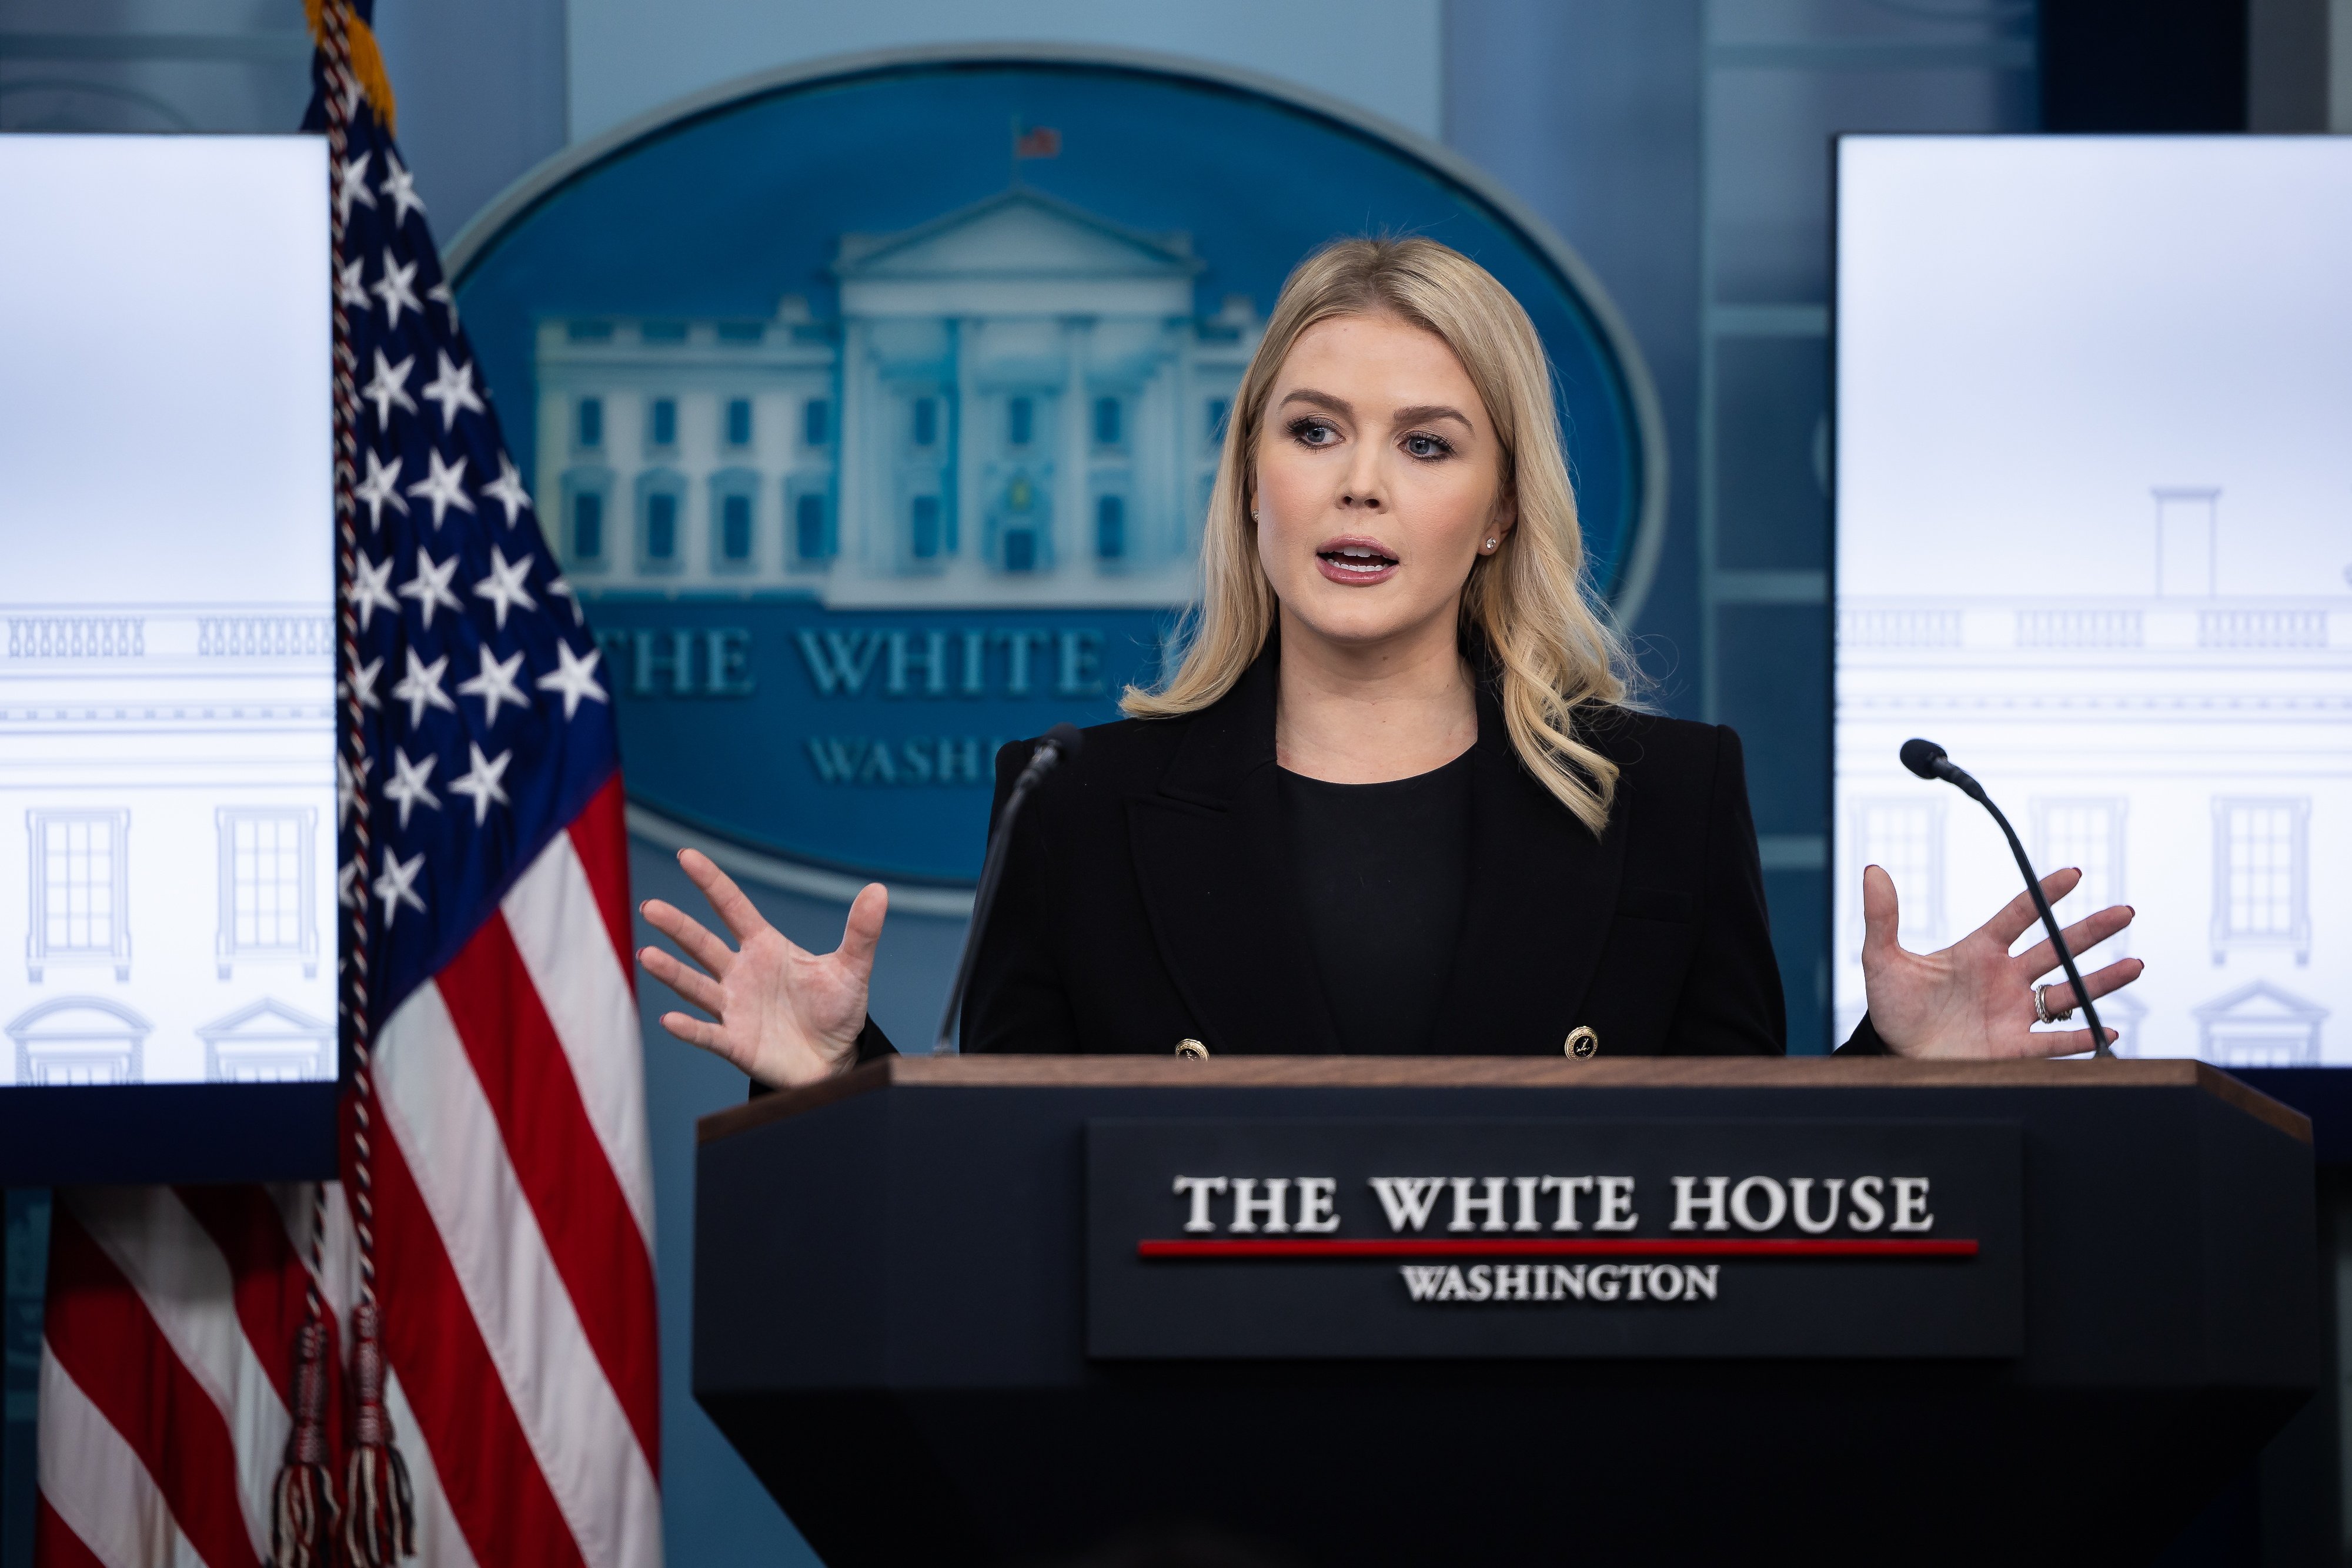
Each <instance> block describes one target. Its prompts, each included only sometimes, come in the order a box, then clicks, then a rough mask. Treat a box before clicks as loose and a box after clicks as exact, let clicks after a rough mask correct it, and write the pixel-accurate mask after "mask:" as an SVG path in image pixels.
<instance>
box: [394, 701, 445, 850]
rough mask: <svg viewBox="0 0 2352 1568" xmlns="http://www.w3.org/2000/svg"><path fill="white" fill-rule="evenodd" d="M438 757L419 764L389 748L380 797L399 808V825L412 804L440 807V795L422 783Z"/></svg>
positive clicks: (429, 807) (398, 750) (431, 770)
mask: <svg viewBox="0 0 2352 1568" xmlns="http://www.w3.org/2000/svg"><path fill="white" fill-rule="evenodd" d="M445 662H446V661H445ZM440 760H441V759H440V758H437V757H433V756H429V755H428V756H427V757H426V758H425V760H424V762H423V763H422V764H418V763H415V762H411V761H409V760H408V753H406V752H405V751H403V750H401V749H400V747H396V746H395V747H393V748H392V779H391V780H390V781H389V782H388V783H386V784H385V785H384V787H383V798H384V799H385V800H389V801H391V802H392V803H393V804H394V805H396V806H398V807H399V808H400V825H401V826H402V827H406V826H408V813H409V810H410V809H411V808H412V807H416V806H423V807H424V808H425V810H431V811H437V810H440V809H441V798H440V797H439V796H438V795H436V794H435V793H433V790H432V788H431V786H429V785H427V784H426V783H425V780H426V779H430V778H432V777H433V766H434V764H435V763H436V762H439V761H440Z"/></svg>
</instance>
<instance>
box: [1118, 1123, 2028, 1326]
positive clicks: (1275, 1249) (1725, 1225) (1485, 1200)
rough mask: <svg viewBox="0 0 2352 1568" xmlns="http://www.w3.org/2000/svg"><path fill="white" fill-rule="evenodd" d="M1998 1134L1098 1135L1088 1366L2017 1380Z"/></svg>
mask: <svg viewBox="0 0 2352 1568" xmlns="http://www.w3.org/2000/svg"><path fill="white" fill-rule="evenodd" d="M2020 1165H2021V1146H2020V1133H2019V1128H2018V1125H2017V1124H2015V1123H2013V1122H2007V1123H2004V1122H1953V1121H1880V1122H1874V1123H1870V1124H1853V1123H1838V1122H1798V1121H1771V1122H1762V1121H1757V1122H1731V1121H1724V1122H1714V1121H1618V1120H1606V1121H1601V1120H1593V1121H1582V1120H1579V1121H1565V1120H1562V1121H1468V1120H1464V1121H1419V1122H1378V1121H1331V1122H1293V1121H1198V1120H1169V1121H1120V1120H1110V1119H1101V1120H1097V1121H1093V1122H1090V1123H1089V1124H1088V1125H1087V1354H1089V1355H1091V1356H1096V1357H1101V1358H1150V1357H1210V1358H1225V1357H1301V1358H1315V1359H1320V1358H1332V1357H1342V1358H1366V1357H1382V1356H1412V1357H1449V1356H1513V1357H1528V1356H1748V1357H1752V1356H1807V1357H1813V1356H1850V1357H1861V1356H1936V1357H1953V1356H1979V1357H2005V1356H2013V1355H2015V1354H2018V1351H2019V1335H2020V1332H2021V1300H2022V1284H2023V1270H2022V1236H2021V1219H2020V1214H2021V1193H2020Z"/></svg>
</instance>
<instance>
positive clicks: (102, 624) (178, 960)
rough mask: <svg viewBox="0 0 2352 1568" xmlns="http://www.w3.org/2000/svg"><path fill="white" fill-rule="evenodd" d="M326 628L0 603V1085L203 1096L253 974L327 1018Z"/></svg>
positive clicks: (276, 617)
mask: <svg viewBox="0 0 2352 1568" xmlns="http://www.w3.org/2000/svg"><path fill="white" fill-rule="evenodd" d="M191 586H192V587H199V588H201V587H204V586H205V585H204V584H192V585H191ZM328 610H329V607H328V606H327V605H326V604H325V603H323V602H322V603H320V604H318V605H316V606H305V605H288V604H257V603H242V602H238V601H233V600H226V599H224V600H218V601H197V602H185V603H172V604H155V603H142V604H110V603H85V602H66V601H47V602H21V603H10V604H0V625H5V643H0V823H5V824H7V826H6V831H0V944H5V946H0V951H5V952H9V953H11V954H14V953H19V952H20V953H21V954H22V955H23V957H24V963H23V967H21V968H19V967H16V964H15V963H14V962H13V961H12V962H11V963H10V964H9V965H7V966H6V967H5V968H0V1018H14V1019H16V1023H14V1024H11V1025H10V1026H9V1030H10V1033H11V1035H12V1037H14V1038H15V1040H16V1051H14V1052H13V1053H11V1055H10V1056H9V1057H8V1058H7V1059H6V1060H5V1061H0V1082H19V1083H63V1082H133V1081H136V1082H194V1081H199V1080H202V1079H203V1078H205V1076H206V1075H207V1072H208V1071H211V1068H210V1064H209V1061H208V1055H209V1044H208V1042H207V1040H205V1037H204V1036H203V1035H202V1034H201V1033H200V1030H201V1029H202V1028H203V1027H206V1026H208V1025H210V1024H211V1023H213V1022H215V1021H217V1020H219V1019H222V1018H223V1016H224V1015H225V1014H227V1013H228V1012H229V1011H230V1009H231V1008H232V1007H233V1006H234V1005H235V1002H236V998H235V997H234V996H232V995H231V994H230V993H228V992H227V991H226V986H227V985H228V984H229V983H231V981H232V977H235V978H236V979H243V978H245V977H246V971H247V970H248V969H250V968H252V967H255V966H268V967H273V968H275V969H276V970H277V973H276V974H274V975H273V976H272V977H271V978H270V979H269V981H268V986H269V988H270V990H271V991H272V992H273V993H275V997H276V998H277V999H278V1005H282V1006H284V1007H286V1008H288V1009H291V1016H295V1017H299V1018H303V1019H309V1018H313V1017H327V1018H331V1017H332V1016H333V1015H334V1007H335V1003H334V965H333V963H332V962H331V948H329V947H328V946H326V943H325V942H324V941H322V936H321V932H322V928H323V925H322V921H321V917H320V911H321V909H322V907H331V901H332V900H333V897H334V883H333V877H334V871H333V866H332V864H331V854H330V853H327V852H323V851H322V850H321V848H320V843H319V837H320V833H321V832H322V831H325V823H326V822H327V821H329V820H331V819H330V816H329V813H330V812H331V802H332V801H333V800H334V774H333V734H334V713H333V703H334V666H333V653H332V643H331V616H330V615H329V612H328ZM18 823H21V824H22V831H18V830H17V828H16V824H18ZM60 992H66V993H69V994H68V995H67V996H65V997H63V998H60V996H59V995H58V993H60ZM248 994H249V992H248ZM61 1001H62V1002H64V1003H67V1004H69V1005H67V1006H65V1007H63V1009H62V1010H60V1008H59V1006H58V1004H59V1003H60V1002H61ZM287 1060H294V1058H292V1057H290V1056H289V1057H288V1058H287ZM301 1060H305V1061H310V1063H311V1065H312V1068H313V1069H314V1070H315V1071H314V1073H313V1075H314V1076H321V1077H324V1076H331V1075H332V1074H333V1071H334V1061H333V1051H332V1050H331V1042H330V1048H329V1049H328V1050H327V1051H325V1052H324V1054H323V1055H320V1054H318V1053H315V1052H314V1053H313V1054H312V1055H311V1056H310V1057H307V1058H303V1059H301Z"/></svg>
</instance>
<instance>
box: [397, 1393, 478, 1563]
mask: <svg viewBox="0 0 2352 1568" xmlns="http://www.w3.org/2000/svg"><path fill="white" fill-rule="evenodd" d="M383 1407H384V1414H386V1415H388V1416H391V1417H392V1429H393V1431H394V1433H395V1434H397V1435H398V1440H399V1443H400V1455H401V1458H403V1459H404V1460H406V1461H407V1463H408V1484H409V1488H410V1490H412V1491H413V1492H414V1493H415V1498H416V1561H417V1562H419V1563H424V1564H426V1565H427V1568H475V1563H474V1549H473V1547H471V1546H470V1545H468V1544H467V1542H466V1532H465V1531H462V1530H460V1529H458V1528H457V1515H456V1514H455V1513H452V1512H451V1511H449V1494H448V1493H447V1492H445V1491H443V1490H441V1470H440V1467H439V1466H438V1465H436V1464H435V1463H434V1459H433V1449H432V1448H431V1446H430V1445H428V1444H427V1443H426V1442H425V1432H424V1429H423V1428H422V1427H418V1426H417V1424H416V1413H415V1411H414V1410H411V1409H410V1408H409V1407H408V1395H407V1393H406V1391H404V1389H403V1388H402V1387H401V1386H400V1379H399V1378H398V1377H397V1376H395V1375H393V1374H392V1373H391V1372H390V1371H388V1370H387V1371H386V1372H385V1374H384V1378H383Z"/></svg>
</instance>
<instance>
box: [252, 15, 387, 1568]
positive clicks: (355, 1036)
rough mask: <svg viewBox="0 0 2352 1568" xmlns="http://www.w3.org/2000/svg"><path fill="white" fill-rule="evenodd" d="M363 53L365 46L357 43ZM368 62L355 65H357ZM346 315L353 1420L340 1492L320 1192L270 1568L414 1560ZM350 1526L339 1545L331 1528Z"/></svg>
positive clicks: (341, 49)
mask: <svg viewBox="0 0 2352 1568" xmlns="http://www.w3.org/2000/svg"><path fill="white" fill-rule="evenodd" d="M304 8H305V10H306V11H308V13H309V15H310V25H311V32H312V36H313V37H314V38H315V39H316V41H317V44H318V47H319V52H320V64H321V68H322V74H323V78H324V79H323V82H322V89H323V90H322V92H321V95H320V96H321V98H322V99H323V100H324V107H325V110H326V121H327V127H326V128H327V145H328V155H329V162H330V164H331V179H333V180H336V181H341V180H344V179H348V178H351V177H352V175H351V174H350V173H349V172H347V158H348V153H349V148H350V131H351V121H352V115H353V114H354V113H355V112H356V111H357V110H358V109H359V106H360V105H361V104H362V103H365V104H368V105H369V107H370V110H371V112H374V113H377V114H379V115H380V116H381V117H382V119H383V121H384V122H385V126H386V129H387V130H389V129H390V120H391V111H392V95H391V92H390V89H389V87H388V85H387V84H386V83H385V82H384V80H383V61H382V58H381V57H380V56H379V55H378V54H377V52H376V49H375V42H374V38H373V35H372V34H370V33H369V32H368V30H367V28H366V26H365V24H364V23H362V22H361V21H359V20H358V19H357V18H356V17H355V16H353V15H352V9H351V5H350V3H349V0H307V4H306V5H305V7H304ZM355 45H356V46H357V47H355ZM355 55H358V56H360V58H358V59H356V60H355V59H354V56H355ZM347 211H348V209H347V208H346V207H345V205H344V204H342V203H341V202H332V203H331V214H332V218H331V223H332V232H333V236H334V256H333V261H334V265H335V266H336V267H338V268H340V267H341V265H342V262H343V254H342V253H343V245H344V226H345V224H344V214H345V213H346V212H347ZM355 366H356V358H355V355H354V354H353V351H352V341H351V330H350V320H349V319H348V317H347V315H346V313H345V310H344V304H343V300H342V298H341V294H340V292H338V293H337V294H336V295H335V297H334V376H333V383H334V441H335V453H334V485H335V525H336V550H335V575H336V587H337V590H338V591H337V595H336V597H337V599H338V600H339V601H340V603H339V605H338V610H339V612H340V613H339V621H338V631H339V632H340V635H339V636H338V638H337V643H336V664H337V666H338V668H337V674H338V675H339V676H340V677H341V679H340V680H339V682H338V686H339V692H340V695H341V698H342V706H343V716H344V723H343V725H342V726H341V729H342V735H341V741H340V744H339V747H338V756H339V760H340V762H341V770H342V772H343V774H344V779H343V782H344V784H345V787H346V790H347V794H346V797H345V800H346V803H347V804H346V809H347V810H349V811H350V814H351V828H352V858H353V862H355V863H356V864H357V865H358V866H359V867H360V868H361V876H360V887H361V891H360V893H359V895H358V896H357V897H355V898H353V899H352V900H351V904H350V918H351V925H350V932H351V939H350V942H349V943H348V945H347V949H346V955H345V958H344V962H343V966H342V979H343V983H342V986H341V1014H342V1020H343V1035H344V1038H345V1039H346V1040H349V1041H350V1044H351V1061H352V1161H351V1174H352V1181H351V1185H350V1187H349V1189H348V1192H349V1197H350V1198H351V1200H352V1209H353V1213H352V1220H353V1229H354V1231H355V1232H356V1234H357V1239H358V1242H359V1272H360V1280H359V1301H358V1302H357V1303H356V1305H355V1306H354V1307H353V1309H352V1324H351V1326H352V1395H353V1398H352V1428H351V1453H350V1456H349V1461H348V1464H347V1467H346V1469H345V1472H344V1476H343V1484H342V1486H341V1489H340V1490H341V1496H340V1497H339V1496H338V1495H337V1492H338V1489H337V1487H336V1484H335V1474H334V1468H333V1463H332V1456H331V1452H330V1450H329V1448H328V1444H327V1439H326V1403H327V1400H326V1394H327V1379H328V1377H329V1376H331V1375H332V1373H333V1372H334V1370H335V1368H334V1365H333V1358H332V1357H331V1355H330V1354H329V1350H330V1344H329V1333H328V1322H327V1313H326V1306H325V1301H324V1298H323V1295H322V1293H321V1290H320V1279H321V1277H322V1270H323V1268H324V1265H325V1257H324V1243H325V1232H326V1203H327V1195H326V1187H325V1185H324V1184H323V1183H321V1184H320V1185H319V1186H316V1187H315V1188H314V1189H313V1191H312V1195H311V1218H310V1283H309V1288H308V1291H307V1292H306V1299H305V1315H306V1319H307V1321H306V1322H304V1324H303V1326H302V1328H301V1330H300V1331H299V1333H298V1334H297V1336H296V1341H295V1345H294V1359H295V1368H294V1393H295V1409H294V1411H293V1416H294V1422H293V1427H292V1430H291V1431H290V1432H289V1434H288V1437H287V1446H286V1455H285V1458H284V1461H283V1463H282V1464H281V1466H280V1468H279V1470H278V1479H277V1483H276V1486H275V1488H274V1489H273V1503H274V1506H273V1509H272V1517H271V1531H270V1537H271V1539H270V1556H271V1563H272V1568H326V1564H327V1563H329V1561H330V1557H331V1554H333V1553H334V1549H335V1548H336V1546H337V1545H340V1546H341V1553H340V1555H341V1558H342V1559H343V1561H344V1562H345V1563H349V1564H350V1565H351V1568H390V1565H391V1564H392V1563H394V1562H396V1561H397V1560H398V1559H400V1558H403V1557H411V1556H414V1555H415V1552H416V1542H415V1533H416V1524H415V1497H414V1493H413V1491H412V1489H411V1487H410V1484H409V1478H408V1468H407V1465H406V1464H405V1462H404V1460H403V1459H402V1458H401V1453H400V1449H399V1446H398V1444H397V1443H396V1441H395V1440H394V1432H393V1429H392V1420H391V1416H390V1413H389V1412H388V1411H387V1410H386V1409H385V1408H384V1404H383V1396H384V1388H383V1337H382V1335H383V1318H382V1312H381V1309H380V1307H379V1305H378V1303H377V1300H376V1290H375V1206H374V1190H373V1149H372V1147H371V1145H370V1137H371V1134H372V1132H373V1120H374V1118H373V1063H372V1061H371V1060H370V1054H369V1029H368V1016H369V1015H368V994H369V993H368V963H367V949H368V941H367V938H368V919H367V898H366V894H365V874H364V873H365V868H366V866H367V863H368V850H369V837H370V835H369V824H368V805H367V777H368V773H369V770H370V769H369V759H368V756H367V739H366V731H365V729H364V727H362V722H361V721H362V695H361V687H360V686H359V685H358V684H357V683H356V682H355V681H354V680H353V679H352V676H353V674H354V672H355V671H356V670H357V668H358V664H359V625H358V615H357V612H356V610H355V608H354V605H353V601H352V595H351V593H350V592H349V591H348V590H349V586H350V584H351V582H352V578H353V573H354V570H355V567H356V560H357V556H358V550H359V540H358V506H357V502H356V499H355V497H354V496H353V487H354V486H355V484H356V482H357V475H358V467H359V393H358V389H357V383H356V381H355V378H354V371H355ZM339 1523H340V1525H341V1541H340V1542H337V1540H336V1535H337V1530H336V1527H337V1525H338V1524H339Z"/></svg>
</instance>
